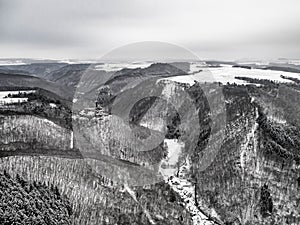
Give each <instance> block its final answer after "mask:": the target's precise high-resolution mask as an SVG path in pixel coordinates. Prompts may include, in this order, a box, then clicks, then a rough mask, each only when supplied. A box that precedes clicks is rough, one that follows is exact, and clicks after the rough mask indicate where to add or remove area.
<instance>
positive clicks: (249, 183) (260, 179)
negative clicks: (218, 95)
mask: <svg viewBox="0 0 300 225" xmlns="http://www.w3.org/2000/svg"><path fill="white" fill-rule="evenodd" d="M289 88H290V89H292V87H289ZM230 89H233V90H236V89H237V87H225V89H224V91H225V96H226V99H227V102H229V104H227V112H230V114H229V116H228V117H229V120H228V122H227V125H226V129H225V139H224V142H223V143H222V147H221V149H220V151H219V154H218V155H217V157H216V158H215V160H214V162H213V163H212V164H211V165H210V166H209V167H208V168H207V169H206V170H205V171H201V172H199V171H197V169H195V170H194V175H195V178H196V180H197V190H198V201H199V202H201V201H203V200H204V203H205V204H208V207H209V208H210V207H211V208H214V209H215V210H216V212H217V214H218V215H219V218H220V219H221V221H224V222H227V223H228V224H274V223H275V224H284V223H294V224H298V223H299V198H300V195H299V184H298V182H297V179H298V176H299V170H300V166H299V144H298V143H299V141H298V139H299V138H298V135H296V133H297V131H298V129H299V128H298V126H297V125H296V124H295V123H294V125H291V123H292V122H291V120H290V123H289V122H286V120H287V121H289V119H288V118H287V117H285V116H283V117H282V116H279V117H276V116H275V115H274V113H276V115H278V113H279V112H281V115H284V112H285V110H287V109H288V108H287V107H288V106H287V104H288V102H285V108H283V107H279V105H280V104H279V102H280V99H279V100H278V96H277V95H274V96H275V98H273V97H274V96H273V95H270V96H268V95H266V91H270V90H271V91H275V92H277V91H280V90H279V88H277V87H272V88H271V89H270V87H262V88H253V87H251V88H248V89H245V90H246V91H247V92H246V93H245V96H244V97H242V96H237V94H236V93H234V92H230V91H229V90H230ZM226 92H227V94H226ZM228 93H229V94H228ZM240 93H241V92H240ZM247 95H248V96H247ZM276 96H277V97H276ZM281 97H283V96H281ZM281 97H280V98H281ZM270 102H271V103H272V104H271V103H270ZM281 103H282V102H281ZM270 104H271V105H272V107H266V106H267V105H269V106H270ZM281 105H282V104H281ZM289 106H291V105H289ZM295 107H296V106H295ZM295 107H292V108H294V109H295ZM290 110H291V109H290ZM230 117H231V118H230ZM274 118H276V119H275V120H274ZM279 118H280V119H279ZM283 119H284V123H282V121H283ZM194 163H196V162H194ZM195 167H196V168H197V165H195Z"/></svg>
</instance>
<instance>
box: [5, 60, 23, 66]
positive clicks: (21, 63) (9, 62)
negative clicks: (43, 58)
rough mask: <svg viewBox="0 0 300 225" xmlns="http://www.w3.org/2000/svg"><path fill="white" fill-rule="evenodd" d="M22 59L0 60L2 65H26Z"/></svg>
mask: <svg viewBox="0 0 300 225" xmlns="http://www.w3.org/2000/svg"><path fill="white" fill-rule="evenodd" d="M26 64H27V63H24V62H23V61H22V60H12V59H11V60H10V59H8V60H0V66H18V65H26Z"/></svg>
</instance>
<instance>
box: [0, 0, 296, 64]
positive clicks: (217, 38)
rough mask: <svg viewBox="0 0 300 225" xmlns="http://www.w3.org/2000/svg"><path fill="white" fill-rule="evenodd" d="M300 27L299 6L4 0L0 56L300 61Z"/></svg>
mask: <svg viewBox="0 0 300 225" xmlns="http://www.w3.org/2000/svg"><path fill="white" fill-rule="evenodd" d="M299 27H300V1H299V0H286V1H282V0H218V1H217V0H80V1H79V0H0V58H48V59H67V58H74V59H92V58H99V57H102V56H103V55H105V54H107V53H109V52H111V51H112V50H113V49H116V48H119V47H121V46H124V45H128V44H132V43H136V42H145V41H152V42H153V41H158V42H162V43H169V44H171V45H176V46H180V47H182V48H184V49H188V50H189V51H191V52H193V53H194V54H196V55H197V56H198V57H199V58H201V59H224V60H232V59H276V58H293V59H299V58H300V29H299Z"/></svg>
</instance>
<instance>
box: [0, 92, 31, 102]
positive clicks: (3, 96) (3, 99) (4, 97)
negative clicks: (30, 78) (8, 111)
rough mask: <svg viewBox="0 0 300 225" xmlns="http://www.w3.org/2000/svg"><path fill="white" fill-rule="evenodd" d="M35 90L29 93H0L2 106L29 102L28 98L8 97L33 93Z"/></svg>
mask: <svg viewBox="0 0 300 225" xmlns="http://www.w3.org/2000/svg"><path fill="white" fill-rule="evenodd" d="M33 92H35V91H34V90H29V91H0V105H4V104H11V103H19V102H27V101H28V98H11V97H8V95H16V94H19V93H26V94H29V93H33Z"/></svg>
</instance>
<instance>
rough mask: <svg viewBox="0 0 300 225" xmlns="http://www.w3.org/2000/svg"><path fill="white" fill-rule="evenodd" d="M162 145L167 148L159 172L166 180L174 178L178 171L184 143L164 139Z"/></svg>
mask: <svg viewBox="0 0 300 225" xmlns="http://www.w3.org/2000/svg"><path fill="white" fill-rule="evenodd" d="M164 144H165V145H166V146H167V149H168V155H167V157H166V158H165V159H163V160H162V162H161V164H160V168H159V172H160V173H161V174H162V175H163V177H164V178H165V179H167V178H169V177H171V176H174V175H175V173H176V171H177V170H178V162H179V157H180V154H181V153H182V150H183V149H184V143H183V142H181V141H178V140H177V139H165V140H164Z"/></svg>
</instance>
